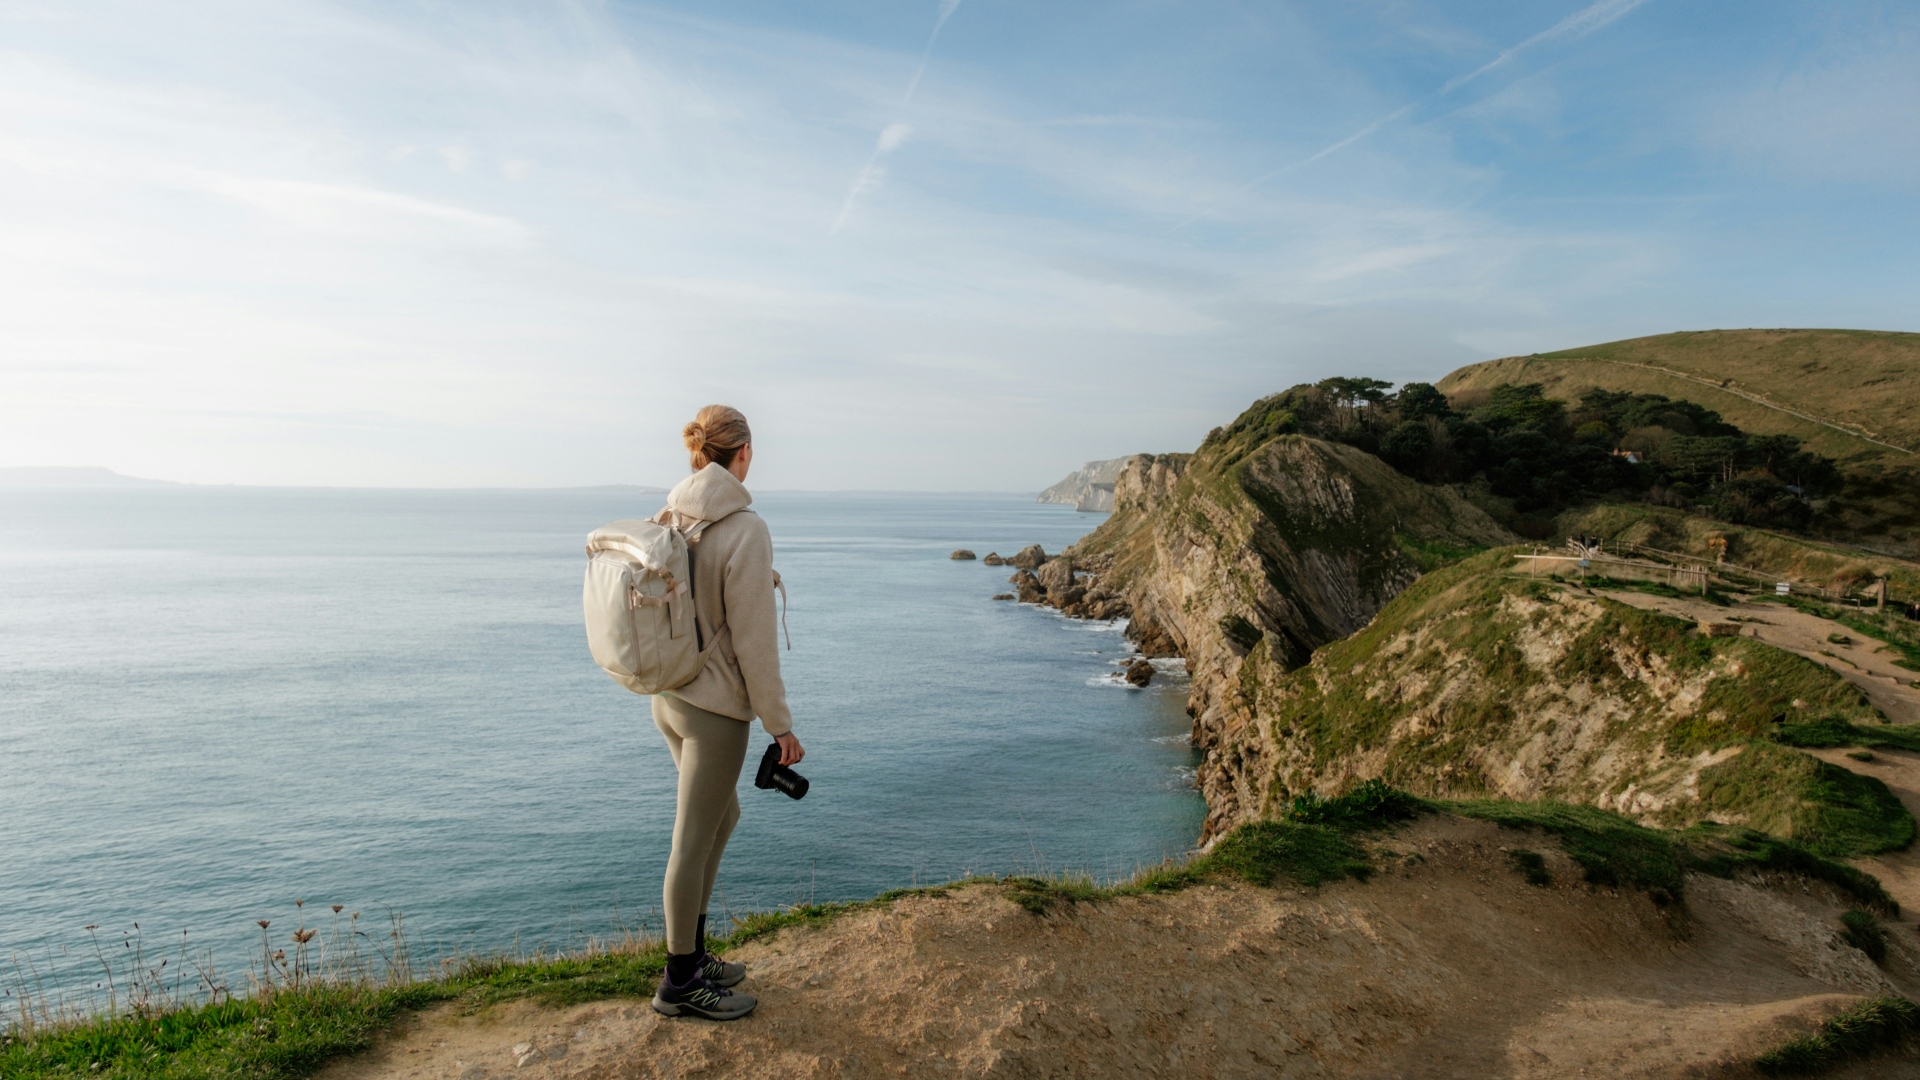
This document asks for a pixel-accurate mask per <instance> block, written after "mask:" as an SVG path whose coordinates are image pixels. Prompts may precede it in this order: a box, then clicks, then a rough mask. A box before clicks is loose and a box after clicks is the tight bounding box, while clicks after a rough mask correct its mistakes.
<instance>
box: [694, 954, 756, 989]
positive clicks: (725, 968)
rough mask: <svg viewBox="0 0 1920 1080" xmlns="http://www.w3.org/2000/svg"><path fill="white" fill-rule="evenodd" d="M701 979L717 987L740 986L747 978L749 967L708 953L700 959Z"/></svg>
mask: <svg viewBox="0 0 1920 1080" xmlns="http://www.w3.org/2000/svg"><path fill="white" fill-rule="evenodd" d="M700 977H701V978H703V979H705V980H707V981H708V982H710V983H712V984H713V985H715V986H720V987H727V986H739V985H740V983H741V981H742V980H744V979H745V978H746V977H747V965H745V964H735V963H732V962H730V961H726V960H722V959H720V958H719V957H717V956H715V955H713V954H712V953H707V954H706V955H705V956H702V957H701V958H700Z"/></svg>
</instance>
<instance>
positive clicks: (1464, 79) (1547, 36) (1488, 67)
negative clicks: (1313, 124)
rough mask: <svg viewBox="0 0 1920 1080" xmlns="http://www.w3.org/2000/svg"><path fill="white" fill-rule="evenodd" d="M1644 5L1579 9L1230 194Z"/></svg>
mask: <svg viewBox="0 0 1920 1080" xmlns="http://www.w3.org/2000/svg"><path fill="white" fill-rule="evenodd" d="M1646 2H1647V0H1599V2H1598V3H1596V4H1593V5H1592V6H1590V7H1585V8H1582V9H1580V10H1579V11H1576V12H1574V13H1573V14H1571V15H1569V16H1567V17H1566V18H1564V19H1561V20H1560V21H1559V22H1557V23H1555V24H1553V25H1552V26H1551V27H1548V28H1547V29H1545V30H1542V31H1540V32H1539V33H1537V34H1535V35H1533V36H1532V37H1530V38H1528V39H1527V40H1525V41H1523V42H1521V43H1520V44H1518V45H1515V46H1513V47H1512V48H1509V49H1507V50H1506V51H1504V52H1502V53H1501V54H1500V55H1498V56H1496V57H1494V58H1493V59H1492V60H1489V61H1487V62H1486V63H1484V64H1482V65H1480V66H1479V67H1477V68H1474V69H1473V70H1472V71H1469V72H1467V73H1466V74H1464V75H1455V76H1454V77H1453V78H1451V79H1448V80H1447V81H1446V82H1445V83H1443V84H1442V85H1441V87H1440V89H1438V90H1435V91H1434V92H1433V93H1431V94H1428V95H1427V96H1425V97H1423V98H1418V99H1416V100H1414V101H1410V102H1408V103H1406V104H1405V105H1402V106H1400V107H1399V108H1397V109H1395V110H1393V111H1392V112H1390V113H1388V114H1387V115H1385V116H1383V117H1381V118H1380V119H1378V120H1375V121H1374V122H1373V123H1371V124H1368V125H1367V126H1366V127H1363V128H1361V129H1360V130H1359V131H1356V132H1354V133H1353V134H1351V135H1349V136H1347V137H1346V138H1344V139H1341V140H1340V141H1339V142H1337V143H1334V144H1333V145H1331V146H1328V147H1326V148H1325V149H1322V150H1320V151H1319V152H1317V153H1315V154H1312V155H1310V156H1308V157H1304V158H1301V159H1300V160H1299V161H1295V162H1290V163H1288V164H1286V165H1282V166H1280V167H1279V168H1277V169H1274V170H1273V171H1271V172H1265V173H1261V174H1260V175H1259V176H1256V177H1254V178H1253V179H1252V180H1249V181H1247V182H1246V183H1244V184H1242V185H1240V186H1239V187H1237V188H1234V189H1233V194H1235V195H1239V194H1241V193H1243V192H1247V191H1251V190H1253V189H1254V188H1256V187H1259V186H1260V185H1261V184H1264V183H1266V182H1267V181H1269V180H1271V179H1273V178H1274V177H1276V176H1279V175H1280V174H1282V173H1288V172H1292V171H1293V170H1295V169H1298V168H1302V167H1304V166H1307V165H1311V164H1313V163H1314V162H1316V161H1319V160H1320V159H1321V158H1323V157H1326V156H1327V155H1329V154H1334V153H1338V152H1339V151H1341V150H1345V149H1346V148H1347V147H1349V146H1352V145H1353V144H1354V143H1357V142H1359V141H1360V140H1361V139H1364V138H1366V137H1367V136H1369V135H1371V134H1373V133H1374V132H1376V131H1379V130H1380V129H1381V128H1383V127H1386V126H1387V125H1388V124H1391V123H1393V122H1394V121H1395V120H1398V119H1400V118H1401V117H1403V116H1405V115H1407V114H1408V113H1410V112H1412V111H1413V110H1415V109H1417V108H1419V107H1420V106H1422V105H1426V104H1430V103H1432V102H1435V101H1438V100H1440V99H1441V98H1443V97H1446V96H1447V95H1448V94H1451V93H1453V92H1454V91H1455V90H1458V89H1460V88H1461V87H1463V86H1465V85H1467V84H1468V83H1470V82H1472V81H1473V80H1475V79H1477V78H1479V77H1480V76H1482V75H1485V74H1486V73H1487V72H1489V71H1493V70H1494V69H1496V68H1500V67H1504V66H1506V65H1507V64H1508V63H1509V62H1511V61H1512V60H1513V58H1514V57H1516V56H1519V55H1520V54H1521V53H1523V52H1526V51H1527V50H1528V49H1531V48H1533V47H1534V46H1536V45H1544V44H1547V43H1548V42H1553V41H1578V40H1579V39H1581V38H1583V37H1586V36H1587V35H1588V34H1591V33H1593V32H1594V31H1595V30H1598V29H1600V28H1601V27H1603V26H1605V25H1607V24H1608V23H1610V22H1613V21H1614V20H1615V19H1618V18H1620V17H1621V16H1622V15H1625V14H1627V13H1628V12H1630V11H1632V10H1633V9H1634V8H1637V7H1639V6H1640V5H1641V4H1644V3H1646ZM1199 220H1200V217H1199V215H1197V214H1196V215H1194V216H1193V217H1190V218H1188V219H1187V220H1185V221H1183V222H1181V223H1180V224H1178V225H1175V226H1174V227H1173V228H1172V229H1171V230H1169V231H1171V232H1179V231H1180V230H1181V229H1184V228H1186V227H1187V226H1189V225H1191V224H1193V223H1194V222H1196V221H1199Z"/></svg>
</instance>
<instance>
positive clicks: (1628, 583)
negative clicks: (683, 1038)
mask: <svg viewBox="0 0 1920 1080" xmlns="http://www.w3.org/2000/svg"><path fill="white" fill-rule="evenodd" d="M1574 580H1575V581H1576V583H1578V584H1581V585H1585V586H1586V587H1587V588H1589V589H1609V590H1612V591H1614V592H1637V593H1646V594H1647V595H1648V596H1664V597H1668V598H1669V599H1674V600H1704V601H1706V602H1707V603H1709V604H1713V605H1715V606H1717V607H1731V606H1732V605H1733V597H1732V596H1730V595H1728V594H1727V592H1726V591H1725V590H1723V589H1720V588H1717V587H1715V586H1713V585H1708V586H1707V591H1706V592H1704V593H1703V592H1701V591H1700V590H1698V589H1676V588H1674V587H1673V586H1672V585H1669V584H1667V583H1666V582H1664V581H1635V580H1633V579H1631V578H1610V577H1607V576H1606V575H1605V574H1591V575H1589V576H1587V577H1585V578H1577V579H1574Z"/></svg>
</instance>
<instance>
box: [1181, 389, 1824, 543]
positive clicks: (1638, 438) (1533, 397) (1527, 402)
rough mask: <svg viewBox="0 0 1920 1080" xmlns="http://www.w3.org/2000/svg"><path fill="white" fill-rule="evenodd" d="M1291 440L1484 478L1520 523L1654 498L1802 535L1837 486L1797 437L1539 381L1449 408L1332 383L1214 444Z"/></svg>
mask: <svg viewBox="0 0 1920 1080" xmlns="http://www.w3.org/2000/svg"><path fill="white" fill-rule="evenodd" d="M1285 432H1299V433H1301V434H1307V435H1314V436H1317V437H1319V438H1323V439H1328V440H1332V441H1337V442H1343V443H1347V444H1348V445H1351V446H1355V447H1358V448H1360V449H1362V450H1365V451H1367V452H1368V453H1371V454H1375V455H1377V456H1378V457H1380V458H1381V459H1382V460H1384V461H1386V462H1387V463H1388V464H1390V465H1392V466H1393V467H1394V468H1396V469H1398V470H1399V471H1401V472H1403V473H1405V474H1407V475H1408V476H1411V477H1414V478H1415V479H1418V480H1421V481H1424V482H1426V483H1430V484H1456V483H1457V484H1472V483H1484V484H1485V485H1486V487H1487V488H1488V489H1489V490H1490V491H1491V492H1492V493H1493V494H1494V495H1497V496H1500V497H1501V498H1503V499H1505V500H1507V501H1508V502H1509V504H1510V505H1511V506H1512V508H1513V511H1514V514H1515V516H1516V517H1518V518H1532V519H1539V518H1543V517H1546V516H1550V515H1552V514H1554V513H1557V512H1558V511H1560V510H1562V509H1565V508H1566V507H1568V506H1572V505H1577V504H1580V503H1584V502H1592V501H1598V500H1608V501H1648V502H1656V503H1662V504H1665V505H1671V506H1679V507H1698V508H1699V509H1700V510H1701V511H1703V512H1704V513H1706V514H1708V515H1710V516H1712V517H1715V518H1718V519H1720V520H1723V521H1729V522H1733V523H1735V524H1747V525H1760V526H1770V527H1776V528H1788V529H1801V528H1805V527H1806V525H1807V523H1808V521H1809V520H1810V519H1811V518H1812V515H1813V508H1812V505H1811V502H1810V500H1812V499H1816V498H1820V497H1822V496H1825V495H1828V494H1831V493H1833V492H1834V491H1837V490H1838V489H1839V486H1840V473H1839V470H1838V468H1837V467H1836V466H1835V465H1834V463H1833V461H1832V460H1831V459H1829V458H1825V457H1822V456H1820V455H1818V454H1815V453H1812V452H1810V451H1807V450H1804V449H1802V448H1801V446H1800V441H1799V440H1798V439H1796V438H1793V437H1792V436H1787V435H1749V434H1747V433H1745V432H1743V431H1741V430H1740V429H1739V428H1737V427H1735V426H1733V425H1732V424H1729V423H1727V422H1726V421H1725V420H1723V419H1721V417H1720V414H1718V413H1716V412H1714V411H1713V410H1711V409H1706V408H1703V407H1701V406H1699V405H1696V404H1694V403H1693V402H1690V401H1676V400H1674V399H1672V398H1668V397H1665V396H1662V395H1659V394H1633V393H1627V392H1624V391H1609V390H1591V391H1588V392H1587V393H1586V394H1585V395H1584V396H1583V397H1581V399H1580V401H1579V402H1578V404H1576V405H1574V406H1572V407H1571V408H1569V407H1568V406H1567V404H1566V403H1565V402H1562V401H1559V400H1557V399H1554V398H1550V397H1547V396H1546V395H1545V394H1544V393H1543V391H1542V387H1541V386H1540V384H1538V383H1527V384H1511V383H1509V384H1502V385H1499V386H1495V387H1492V388H1490V389H1489V390H1486V391H1469V392H1466V393H1462V394H1460V395H1457V396H1456V398H1455V399H1454V400H1453V401H1449V400H1448V398H1447V396H1446V395H1445V394H1442V393H1441V392H1440V391H1439V390H1437V389H1435V388H1434V387H1433V386H1431V385H1429V384H1427V383H1407V384H1406V385H1404V386H1402V387H1401V388H1400V389H1399V390H1398V391H1397V392H1396V391H1394V389H1393V384H1392V383H1388V382H1382V381H1381V380H1379V379H1367V378H1334V379H1326V380H1323V381H1321V382H1318V383H1314V384H1311V385H1301V386H1296V387H1294V388H1293V389H1291V390H1288V391H1285V392H1284V393H1281V394H1276V395H1274V396H1272V397H1270V398H1267V399H1265V400H1263V401H1261V402H1259V403H1257V404H1256V405H1255V406H1254V407H1253V408H1252V409H1249V410H1248V411H1247V413H1245V414H1243V415H1242V416H1241V418H1240V419H1239V420H1236V421H1235V422H1234V424H1233V425H1232V426H1231V427H1230V428H1226V429H1222V430H1221V431H1218V432H1216V433H1215V436H1214V437H1215V438H1218V439H1227V440H1232V439H1236V438H1238V439H1239V440H1240V441H1242V442H1246V441H1248V437H1249V436H1256V435H1258V436H1261V437H1263V438H1264V437H1265V436H1268V435H1274V434H1281V433H1285ZM1210 441H1211V440H1210Z"/></svg>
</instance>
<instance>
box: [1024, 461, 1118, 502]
mask: <svg viewBox="0 0 1920 1080" xmlns="http://www.w3.org/2000/svg"><path fill="white" fill-rule="evenodd" d="M1136 456H1138V455H1136ZM1132 460H1133V458H1131V457H1123V458H1113V459H1112V460H1109V461H1089V462H1087V463H1086V464H1085V465H1082V466H1080V468H1078V469H1076V470H1074V471H1073V472H1072V473H1070V474H1068V476H1067V477H1066V479H1064V480H1061V481H1060V482H1059V483H1057V484H1055V485H1053V486H1052V487H1050V488H1048V489H1047V490H1045V491H1043V492H1041V493H1040V497H1039V499H1037V500H1035V501H1037V502H1043V503H1059V504H1061V505H1064V506H1071V507H1073V508H1074V509H1076V510H1097V511H1099V512H1101V513H1104V512H1106V511H1108V510H1111V509H1113V502H1112V493H1111V485H1112V484H1113V482H1114V480H1115V479H1116V478H1118V477H1119V475H1120V471H1121V470H1122V469H1124V468H1126V467H1127V463H1128V462H1130V461H1132ZM1102 486H1107V487H1108V488H1109V490H1108V493H1107V495H1106V499H1105V501H1106V505H1105V506H1101V505H1099V503H1100V502H1101V501H1102V500H1101V497H1100V496H1099V495H1097V494H1095V492H1096V490H1097V489H1099V488H1100V487H1102Z"/></svg>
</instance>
